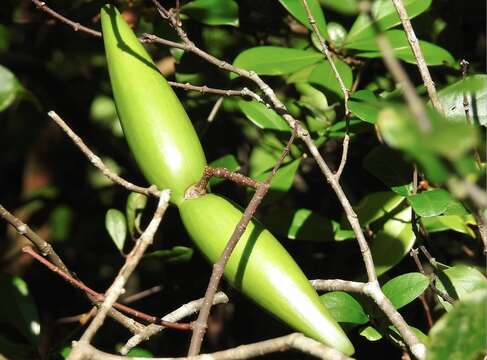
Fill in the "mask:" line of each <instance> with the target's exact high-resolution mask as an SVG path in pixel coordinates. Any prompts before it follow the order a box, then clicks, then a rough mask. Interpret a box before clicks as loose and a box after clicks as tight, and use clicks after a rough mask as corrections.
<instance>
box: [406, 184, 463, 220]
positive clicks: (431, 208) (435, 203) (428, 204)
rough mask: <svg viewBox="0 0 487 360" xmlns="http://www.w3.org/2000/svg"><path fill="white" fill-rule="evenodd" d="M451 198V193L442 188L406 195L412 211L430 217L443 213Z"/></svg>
mask: <svg viewBox="0 0 487 360" xmlns="http://www.w3.org/2000/svg"><path fill="white" fill-rule="evenodd" d="M453 200H454V199H453V197H452V195H451V194H450V193H449V192H448V191H446V190H444V189H434V190H431V191H424V192H422V193H419V194H414V195H411V196H409V197H408V201H409V203H410V204H411V206H412V207H413V209H414V211H415V212H416V214H418V215H419V216H421V217H432V216H437V215H441V214H443V213H444V212H445V211H446V210H447V209H448V205H449V204H450V202H452V201H453Z"/></svg>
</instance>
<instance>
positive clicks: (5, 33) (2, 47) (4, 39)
mask: <svg viewBox="0 0 487 360" xmlns="http://www.w3.org/2000/svg"><path fill="white" fill-rule="evenodd" d="M9 47H10V31H9V29H8V28H7V27H6V26H5V25H2V24H0V52H3V51H6V50H8V48H9Z"/></svg>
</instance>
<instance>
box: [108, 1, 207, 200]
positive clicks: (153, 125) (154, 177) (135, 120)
mask: <svg viewBox="0 0 487 360" xmlns="http://www.w3.org/2000/svg"><path fill="white" fill-rule="evenodd" d="M101 24H102V30H103V40H104V42H105V51H106V56H107V62H108V70H109V72H110V80H111V83H112V88H113V95H114V97H115V103H116V105H117V110H118V114H119V117H120V121H121V123H122V127H123V131H124V133H125V137H126V138H127V141H128V143H129V146H130V149H131V150H132V153H133V154H134V156H135V159H136V161H137V163H138V164H139V166H140V167H141V169H142V172H143V173H144V175H145V177H146V178H147V180H149V182H150V183H152V184H155V185H156V186H157V187H159V188H161V189H163V188H164V189H167V188H169V189H171V191H172V194H171V201H172V202H173V203H175V204H179V203H180V202H181V201H182V200H183V196H184V192H185V191H186V189H187V188H188V187H189V186H190V185H192V184H194V183H196V182H197V181H198V180H199V179H200V178H201V176H202V174H203V170H204V167H205V165H206V160H205V155H204V153H203V149H202V147H201V144H200V141H199V139H198V136H197V134H196V132H195V130H194V128H193V125H192V124H191V121H190V120H189V118H188V115H187V114H186V112H185V111H184V108H183V106H182V105H181V102H180V101H179V99H178V98H177V97H176V94H174V91H173V90H172V89H171V87H170V86H169V84H168V83H167V81H166V80H165V79H164V77H163V76H162V75H161V73H160V72H159V71H158V69H157V68H156V66H155V65H154V62H153V61H152V59H151V58H150V56H149V54H147V51H146V50H145V49H144V47H143V46H142V45H141V44H140V42H139V41H138V40H137V38H136V37H135V35H134V33H133V31H132V30H131V29H130V27H129V26H128V25H127V23H126V22H125V21H124V20H123V18H122V17H121V16H120V13H119V12H118V10H117V9H116V8H115V7H113V6H110V5H106V6H104V7H103V8H102V10H101Z"/></svg>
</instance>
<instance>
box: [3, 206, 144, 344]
mask: <svg viewBox="0 0 487 360" xmlns="http://www.w3.org/2000/svg"><path fill="white" fill-rule="evenodd" d="M0 216H1V217H2V218H4V219H5V220H6V221H7V222H8V223H9V224H10V225H12V226H13V227H15V229H17V232H18V233H19V234H21V235H23V236H25V237H26V238H27V239H28V240H30V241H31V242H32V243H33V244H34V245H35V246H36V247H37V248H38V249H39V251H40V253H41V254H42V255H43V256H46V257H47V258H48V259H49V260H50V261H51V262H52V263H53V264H54V265H55V266H56V267H57V268H58V269H60V270H61V271H63V272H64V273H65V274H67V275H69V276H70V277H71V278H75V276H74V275H73V274H72V273H71V272H70V271H69V269H68V268H67V266H66V265H65V264H64V262H63V261H62V260H61V258H60V257H59V255H58V254H57V253H56V252H55V251H54V249H53V248H52V246H51V244H49V243H48V242H47V241H45V240H44V239H43V238H41V237H40V236H39V235H38V234H37V233H36V232H35V231H33V230H32V229H31V228H30V227H29V226H28V225H27V224H25V223H23V222H22V221H21V220H20V219H18V218H17V217H15V216H14V215H13V214H12V213H10V212H9V211H8V210H7V209H5V208H4V207H3V206H2V205H0ZM87 296H88V299H89V300H90V301H91V302H92V303H93V304H94V305H95V306H99V302H98V301H97V300H96V298H95V297H92V296H91V295H89V294H87ZM109 315H110V317H112V318H113V319H114V320H115V321H117V322H119V323H120V324H122V325H123V326H125V327H126V328H127V329H129V330H130V331H131V332H132V333H134V334H137V333H138V332H139V331H141V330H142V329H143V328H144V327H143V325H142V324H140V323H138V322H137V321H135V320H134V319H131V318H129V317H127V316H125V315H124V314H122V313H121V312H119V311H117V310H115V309H111V310H110V313H109Z"/></svg>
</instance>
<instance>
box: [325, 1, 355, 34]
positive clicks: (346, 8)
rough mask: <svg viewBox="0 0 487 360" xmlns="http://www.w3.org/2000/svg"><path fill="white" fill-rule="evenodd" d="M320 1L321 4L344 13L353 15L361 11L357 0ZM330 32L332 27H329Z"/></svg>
mask: <svg viewBox="0 0 487 360" xmlns="http://www.w3.org/2000/svg"><path fill="white" fill-rule="evenodd" d="M319 1H320V3H321V5H323V6H325V7H327V8H330V9H332V10H334V11H336V12H339V13H341V14H344V15H353V14H356V13H358V11H359V8H358V1H357V0H319ZM328 25H329V24H328ZM328 32H330V29H328Z"/></svg>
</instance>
